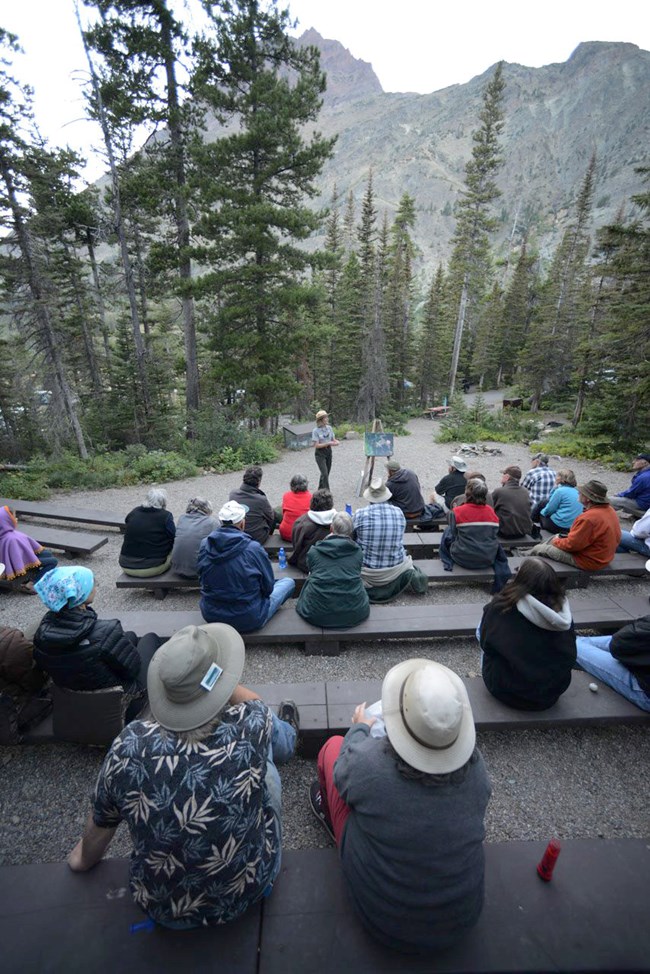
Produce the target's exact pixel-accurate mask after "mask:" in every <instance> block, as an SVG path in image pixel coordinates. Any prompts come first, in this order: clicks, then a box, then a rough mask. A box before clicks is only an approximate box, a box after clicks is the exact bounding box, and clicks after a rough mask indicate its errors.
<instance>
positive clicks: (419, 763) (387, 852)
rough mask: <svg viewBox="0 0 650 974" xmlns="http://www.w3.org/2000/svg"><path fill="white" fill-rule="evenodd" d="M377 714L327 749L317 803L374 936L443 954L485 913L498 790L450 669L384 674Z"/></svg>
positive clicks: (412, 664) (362, 714)
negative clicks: (492, 809)
mask: <svg viewBox="0 0 650 974" xmlns="http://www.w3.org/2000/svg"><path fill="white" fill-rule="evenodd" d="M372 709H373V710H375V709H376V706H373V708H372ZM381 710H382V720H381V721H379V720H377V719H376V718H375V717H374V716H370V715H369V714H368V713H367V712H366V709H365V704H363V703H362V704H360V705H359V706H358V707H357V709H356V710H355V712H354V716H353V717H352V727H351V728H350V730H349V731H348V733H347V734H346V736H345V738H343V737H339V736H335V737H330V738H329V740H328V741H327V743H326V744H325V745H324V746H323V748H321V751H320V754H319V755H318V779H319V780H318V781H315V782H314V783H313V784H312V786H311V788H310V792H309V801H310V805H311V808H312V811H313V812H314V814H315V815H316V817H317V818H318V821H319V822H320V823H321V824H322V825H323V826H324V828H326V829H327V831H328V832H329V834H330V836H331V837H332V838H333V839H334V841H335V842H336V844H337V846H338V849H339V854H340V859H341V867H342V869H343V875H344V877H345V882H346V886H347V888H348V891H349V893H350V896H351V899H352V903H353V904H354V907H355V909H356V911H357V913H358V915H359V918H360V920H361V921H362V923H363V924H364V926H365V927H366V929H367V930H368V932H369V933H371V934H372V936H373V937H375V938H376V939H377V940H379V941H381V943H383V944H385V945H386V946H388V947H392V948H393V949H395V950H403V951H405V952H408V953H415V952H429V951H431V950H435V949H444V948H446V947H449V946H451V945H452V944H454V943H456V942H458V941H460V940H462V938H463V937H464V936H465V935H466V933H467V931H468V930H469V929H471V927H473V926H474V924H475V923H476V922H477V920H478V918H479V916H480V913H481V909H482V906H483V876H484V869H485V863H484V853H483V839H484V837H485V825H484V819H485V810H486V808H487V804H488V801H489V798H490V792H491V787H490V779H489V778H488V774H487V770H486V768H485V763H484V761H483V757H482V755H481V753H480V751H479V750H478V748H477V747H476V732H475V729H474V720H473V716H472V708H471V705H470V702H469V699H468V696H467V690H466V689H465V685H464V683H463V681H462V680H461V679H460V677H458V676H457V675H456V674H455V673H454V672H452V670H449V669H447V667H446V666H442V665H441V664H440V663H434V662H432V661H430V660H427V659H410V660H406V661H405V662H403V663H399V664H398V665H397V666H394V667H393V668H392V669H391V670H389V671H388V673H387V674H386V676H385V677H384V682H383V685H382V690H381Z"/></svg>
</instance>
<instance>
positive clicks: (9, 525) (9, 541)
mask: <svg viewBox="0 0 650 974" xmlns="http://www.w3.org/2000/svg"><path fill="white" fill-rule="evenodd" d="M0 562H1V563H2V564H3V565H4V575H5V580H6V581H7V582H12V581H14V580H20V581H21V582H22V585H21V591H23V592H26V593H27V594H33V593H34V582H37V581H38V580H39V578H42V576H43V575H44V574H45V572H49V571H50V569H51V568H56V566H57V565H58V561H57V560H56V558H55V557H54V555H53V554H52V552H51V551H47V550H46V549H45V548H44V547H43V545H42V544H39V543H38V541H34V539H33V538H30V537H29V535H28V534H24V533H23V532H22V531H19V530H18V520H17V518H16V515H15V514H14V512H13V511H12V510H11V508H10V507H7V506H5V507H0Z"/></svg>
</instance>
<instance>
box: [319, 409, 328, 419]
mask: <svg viewBox="0 0 650 974" xmlns="http://www.w3.org/2000/svg"><path fill="white" fill-rule="evenodd" d="M328 416H329V413H328V412H327V410H325V409H319V410H318V412H317V413H316V419H327V417H328Z"/></svg>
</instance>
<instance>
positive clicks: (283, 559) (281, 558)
mask: <svg viewBox="0 0 650 974" xmlns="http://www.w3.org/2000/svg"><path fill="white" fill-rule="evenodd" d="M278 566H279V567H280V568H286V567H287V556H286V554H285V550H284V548H280V550H279V551H278Z"/></svg>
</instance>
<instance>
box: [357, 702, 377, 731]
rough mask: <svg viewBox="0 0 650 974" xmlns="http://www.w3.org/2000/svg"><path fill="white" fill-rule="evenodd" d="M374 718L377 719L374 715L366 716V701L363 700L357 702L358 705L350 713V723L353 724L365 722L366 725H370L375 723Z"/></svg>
mask: <svg viewBox="0 0 650 974" xmlns="http://www.w3.org/2000/svg"><path fill="white" fill-rule="evenodd" d="M376 720H377V718H376V717H366V701H365V700H364V702H363V703H360V704H359V706H358V707H357V708H356V710H355V711H354V713H353V714H352V723H353V724H367V725H368V727H372V725H373V724H374V723H375V721H376Z"/></svg>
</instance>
